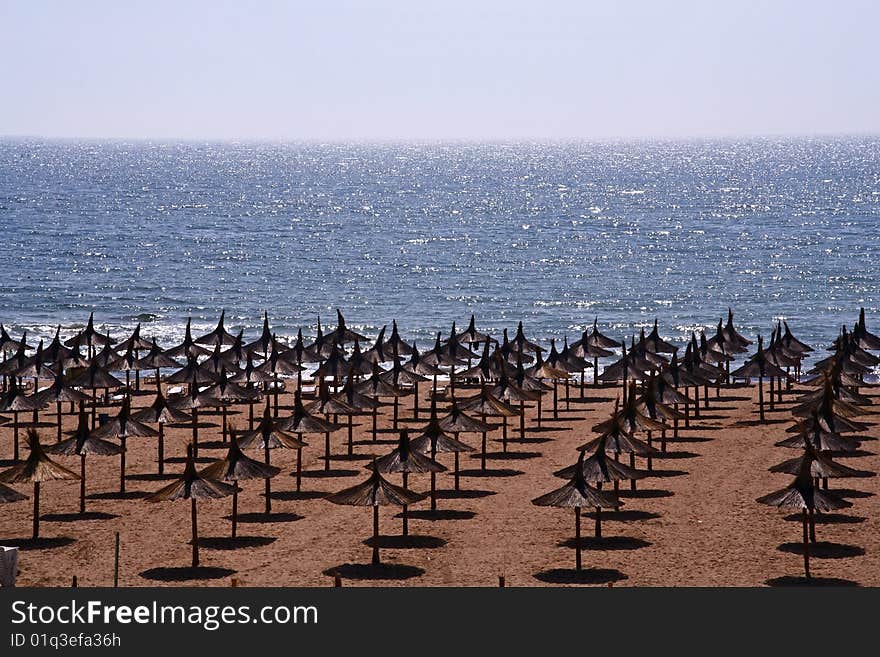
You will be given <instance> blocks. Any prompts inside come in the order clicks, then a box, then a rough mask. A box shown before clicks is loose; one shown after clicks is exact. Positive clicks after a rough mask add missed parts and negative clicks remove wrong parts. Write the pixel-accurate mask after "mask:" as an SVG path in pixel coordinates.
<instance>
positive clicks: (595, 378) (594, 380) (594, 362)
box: [593, 356, 599, 388]
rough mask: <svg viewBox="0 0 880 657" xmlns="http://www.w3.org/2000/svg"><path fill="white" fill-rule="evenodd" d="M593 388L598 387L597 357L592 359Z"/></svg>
mask: <svg viewBox="0 0 880 657" xmlns="http://www.w3.org/2000/svg"><path fill="white" fill-rule="evenodd" d="M593 387H594V388H598V387H599V357H598V356H594V357H593Z"/></svg>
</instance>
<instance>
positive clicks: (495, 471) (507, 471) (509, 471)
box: [458, 468, 524, 477]
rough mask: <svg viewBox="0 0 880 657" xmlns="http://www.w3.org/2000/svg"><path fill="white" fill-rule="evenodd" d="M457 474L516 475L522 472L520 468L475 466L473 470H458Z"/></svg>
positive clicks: (470, 475)
mask: <svg viewBox="0 0 880 657" xmlns="http://www.w3.org/2000/svg"><path fill="white" fill-rule="evenodd" d="M458 474H459V476H460V477H516V476H517V475H521V474H524V473H523V471H522V470H513V469H511V468H497V469H492V468H486V469H485V470H480V469H479V468H475V469H473V470H460V471H459V473H458Z"/></svg>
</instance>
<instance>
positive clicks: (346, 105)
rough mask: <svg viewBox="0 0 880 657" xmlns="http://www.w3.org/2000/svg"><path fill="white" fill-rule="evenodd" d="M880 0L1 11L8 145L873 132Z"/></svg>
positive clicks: (39, 3)
mask: <svg viewBox="0 0 880 657" xmlns="http://www.w3.org/2000/svg"><path fill="white" fill-rule="evenodd" d="M878 26H880V2H876V1H875V0H839V1H835V2H829V1H822V2H814V1H801V2H795V1H783V0H779V1H768V2H757V1H754V2H750V1H748V0H740V1H737V2H710V1H705V0H704V1H675V2H672V1H670V2H663V1H655V2H650V1H647V0H645V1H629V2H626V1H623V0H622V1H620V2H612V1H610V0H606V1H602V2H593V1H580V2H578V1H576V0H571V1H567V2H564V1H561V0H560V1H553V0H531V1H529V2H519V1H517V0H504V1H500V2H496V1H492V2H479V1H478V0H470V1H464V2H462V1H458V0H446V1H443V2H421V1H418V2H417V1H413V0H409V1H405V0H400V1H397V2H392V1H380V0H377V1H368V0H364V1H361V2H354V1H351V2H344V1H332V0H328V1H324V0H312V1H310V2H294V1H293V0H291V1H289V2H270V1H268V0H267V1H264V2H245V1H244V0H239V1H237V2H214V1H212V2H203V1H195V0H193V1H190V2H185V1H174V2H164V1H158V0H149V1H141V2H136V1H101V2H99V1H89V0H81V1H77V2H63V1H60V0H59V1H57V2H47V1H43V0H0V61H2V64H0V89H2V102H0V134H6V135H46V136H68V137H158V138H162V137H168V138H178V137H179V138H245V139H274V138H282V139H447V138H453V139H456V138H457V139H480V138H493V139H499V138H500V139H503V138H537V139H582V138H586V139H589V138H606V137H679V136H716V135H752V134H831V133H878V132H880V74H878V62H880V46H878V43H880V38H878V37H877V34H878Z"/></svg>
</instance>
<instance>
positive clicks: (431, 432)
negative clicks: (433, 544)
mask: <svg viewBox="0 0 880 657" xmlns="http://www.w3.org/2000/svg"><path fill="white" fill-rule="evenodd" d="M410 445H411V447H412V449H414V450H416V451H417V452H421V453H422V454H430V456H431V460H432V461H434V460H436V459H437V454H443V453H450V452H451V453H453V454H455V478H456V480H457V479H458V453H459V452H472V451H474V448H473V447H471V446H470V445H466V444H464V443H463V442H461V441H460V440H458V439H457V438H454V437H453V436H450V435H449V434H447V433H446V432H445V431H444V430H443V428H442V427H441V426H440V419H439V418H438V417H437V402H436V399H434V400H432V401H431V418H430V420H429V421H428V424H427V425H426V426H425V427H424V428H423V429H422V432H421V433H420V434H419V436H418V437H417V438H415V439H414V440H413V441H412V442H411V443H410ZM456 490H457V489H456ZM436 510H437V473H436V472H432V473H431V511H436Z"/></svg>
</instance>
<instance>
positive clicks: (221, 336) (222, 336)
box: [196, 310, 235, 346]
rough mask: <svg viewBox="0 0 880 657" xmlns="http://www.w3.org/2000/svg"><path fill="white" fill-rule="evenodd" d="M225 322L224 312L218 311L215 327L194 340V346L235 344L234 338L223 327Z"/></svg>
mask: <svg viewBox="0 0 880 657" xmlns="http://www.w3.org/2000/svg"><path fill="white" fill-rule="evenodd" d="M225 322H226V311H225V310H221V311H220V319H219V320H217V326H215V327H214V329H213V330H211V331H210V332H208V333H205V335H203V336H201V337H198V338H196V344H208V345H212V346H214V345H230V344H232V343H233V342H235V336H234V335H232V334H231V333H230V332H229V331H227V330H226V326H225V325H224V324H225Z"/></svg>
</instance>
